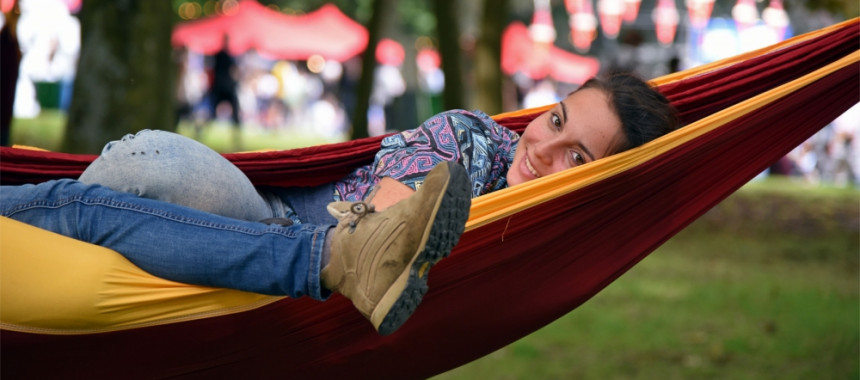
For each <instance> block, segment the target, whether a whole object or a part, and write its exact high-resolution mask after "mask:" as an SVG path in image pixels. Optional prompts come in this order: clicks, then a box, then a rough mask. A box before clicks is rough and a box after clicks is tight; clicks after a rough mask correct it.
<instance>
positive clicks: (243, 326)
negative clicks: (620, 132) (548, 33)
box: [0, 23, 860, 379]
mask: <svg viewBox="0 0 860 380" xmlns="http://www.w3.org/2000/svg"><path fill="white" fill-rule="evenodd" d="M858 44H860V29H858V24H857V23H851V24H849V25H846V26H845V27H844V28H842V29H839V30H837V31H834V32H833V33H829V34H827V35H824V36H821V37H819V38H816V39H813V40H810V41H807V42H804V43H800V44H798V45H793V46H791V47H789V48H786V49H783V50H779V51H775V52H772V53H770V54H767V55H765V56H762V57H756V58H752V59H749V60H747V61H745V62H743V63H741V64H737V65H733V66H729V67H725V68H721V69H718V70H716V71H714V72H712V73H708V74H704V75H700V76H696V77H693V78H689V79H686V80H683V81H681V82H677V83H672V84H669V85H665V86H663V87H661V88H660V89H661V91H663V92H664V93H665V94H666V95H667V96H668V97H669V99H670V100H671V101H672V102H673V103H674V104H675V105H676V106H677V107H678V108H679V109H680V110H681V112H682V115H683V118H684V120H685V121H693V120H698V119H699V118H702V117H704V116H706V115H710V114H712V113H714V112H716V111H718V110H721V109H724V108H726V107H727V106H729V105H731V104H735V103H737V102H739V101H741V100H744V99H747V98H749V97H751V96H753V95H756V94H759V93H761V92H763V91H765V90H768V89H771V88H773V87H775V86H777V85H779V84H782V83H786V82H788V81H791V80H793V79H795V78H797V77H799V76H801V75H803V74H805V73H808V72H811V71H813V70H814V69H816V68H819V67H821V66H823V65H825V64H827V63H830V62H833V61H834V60H836V59H838V58H840V57H843V56H845V55H847V54H849V53H851V52H855V51H857V50H858ZM858 83H860V67H858V65H851V66H849V67H846V68H844V69H841V70H838V71H837V72H835V73H833V74H831V75H829V76H827V77H825V78H823V79H821V80H818V81H816V82H814V83H812V84H810V85H808V86H806V87H804V88H802V89H801V90H799V91H797V92H795V93H793V94H791V95H789V96H787V97H785V98H783V99H780V100H778V101H776V102H775V103H772V104H770V105H768V106H766V107H762V108H760V109H758V110H757V111H755V112H753V113H750V114H748V115H746V116H744V117H742V118H740V119H738V120H735V121H732V122H730V123H728V124H726V125H724V126H722V127H720V128H718V129H716V130H714V131H712V132H710V133H708V134H706V135H705V136H702V137H701V138H697V139H694V140H693V141H691V142H689V143H686V144H683V145H682V146H680V147H678V148H676V149H673V150H671V151H669V152H668V153H665V154H662V155H661V156H659V157H658V158H655V159H652V160H649V161H647V162H643V163H642V164H640V165H638V166H637V167H636V168H635V169H633V170H628V171H625V172H623V173H621V174H619V175H616V176H614V177H611V178H608V179H605V180H602V181H600V182H598V183H595V184H593V185H590V186H588V187H585V188H582V189H580V190H578V191H574V192H572V193H570V194H567V195H565V196H562V197H559V198H557V199H554V200H552V201H549V202H547V203H544V204H540V205H538V206H534V207H531V208H529V209H527V210H525V211H522V212H519V213H517V214H516V215H513V216H511V217H510V218H506V219H505V220H501V221H497V222H493V223H490V224H487V225H484V226H481V227H480V228H477V229H474V230H471V231H469V232H467V233H466V234H465V235H464V236H463V237H462V239H461V243H460V244H459V245H458V246H457V247H456V248H455V250H454V252H453V253H452V255H451V257H450V258H448V259H446V260H444V261H442V262H440V263H439V265H438V266H437V267H436V268H435V269H434V271H433V276H431V279H430V292H429V293H428V294H427V296H426V297H425V299H424V302H423V303H422V305H421V307H420V308H419V309H418V311H417V312H416V313H415V315H414V316H413V317H412V319H410V321H409V323H407V324H406V325H404V326H403V328H401V329H400V330H399V331H398V332H397V333H396V334H393V335H391V336H387V337H380V336H378V335H377V334H376V333H375V332H374V331H373V329H372V327H371V326H370V325H369V324H368V323H367V322H366V321H365V320H364V319H363V317H361V316H360V315H359V314H358V313H357V312H355V311H354V309H353V308H352V306H351V305H350V303H349V301H348V300H346V299H344V298H341V297H334V298H333V299H331V300H329V301H327V302H324V303H321V302H316V301H313V300H310V299H285V300H283V301H279V302H276V303H274V304H270V305H268V306H265V307H262V308H260V309H256V310H252V311H247V312H242V313H238V314H233V315H228V316H221V317H215V318H209V319H201V320H195V321H190V322H182V323H175V324H169V325H161V326H154V327H146V328H140V329H133V330H125V331H117V332H110V333H102V334H91V335H73V336H58V335H40V334H28V333H20V332H13V331H7V330H3V331H2V332H0V341H2V345H3V349H2V350H0V355H2V357H0V360H2V363H3V365H2V367H0V368H1V369H2V373H0V374H2V377H4V378H6V377H9V378H44V377H82V378H115V377H123V378H138V377H139V378H160V377H172V376H187V377H201V378H202V377H206V378H209V377H230V378H232V377H274V376H279V377H290V378H321V379H331V378H346V377H349V378H367V379H386V378H391V379H407V378H426V377H429V376H432V375H434V374H438V373H441V372H444V371H446V370H449V369H451V368H454V367H457V366H459V365H462V364H464V363H467V362H469V361H472V360H474V359H476V358H478V357H481V356H483V355H486V354H488V353H490V352H492V351H494V350H496V349H498V348H500V347H503V346H504V345H507V344H509V343H511V342H513V341H515V340H517V339H519V338H521V337H523V336H525V335H527V334H529V333H531V332H533V331H535V330H537V329H539V328H541V327H543V326H544V325H546V324H548V323H550V322H552V321H553V320H555V319H557V318H558V317H560V316H562V315H564V314H566V313H568V312H569V311H571V310H573V309H574V308H576V307H577V306H579V305H580V304H581V303H583V302H585V301H586V300H588V299H589V298H590V297H592V296H593V295H594V294H596V293H597V292H598V291H600V290H601V289H603V288H604V287H605V286H606V285H608V284H609V283H611V282H612V281H613V280H614V279H616V278H617V277H618V276H620V275H621V274H623V273H624V272H625V271H626V270H627V269H629V268H630V267H632V266H633V265H634V264H636V263H637V262H639V261H640V260H641V259H642V258H644V257H645V256H646V255H648V254H649V253H650V252H652V251H653V250H654V249H656V247H658V246H659V245H661V244H662V243H663V242H665V241H666V240H668V239H669V238H670V237H671V236H673V235H674V234H675V233H677V232H678V231H680V230H681V229H683V228H684V227H685V226H687V225H688V224H689V223H691V222H692V221H693V220H695V219H696V218H697V217H699V216H701V215H702V214H703V213H704V212H706V211H707V210H708V209H710V208H711V207H712V206H713V205H715V204H717V203H718V202H719V201H721V200H722V199H724V198H725V197H726V196H728V195H729V194H731V193H732V192H733V191H735V190H736V189H737V188H739V187H740V186H742V185H743V184H744V183H746V182H747V181H749V180H750V179H751V178H753V177H754V176H755V175H757V174H758V173H760V172H761V171H762V170H763V169H765V168H767V167H768V166H769V165H770V164H771V163H773V162H775V161H777V160H778V159H780V158H781V157H783V156H784V155H785V154H786V153H787V152H789V151H790V150H791V149H792V148H793V147H795V146H797V145H799V144H800V143H801V142H803V141H804V140H805V139H807V138H808V137H809V136H811V135H812V134H814V133H815V132H816V131H818V130H819V129H820V128H822V127H823V126H825V125H826V124H828V123H829V122H830V121H832V120H833V119H834V118H835V117H837V116H838V115H839V114H841V113H842V112H844V111H845V110H847V109H848V108H849V107H851V106H852V105H854V104H856V103H857V102H858V101H860V89H858V85H857V84H858ZM533 116H534V115H531V116H525V117H518V118H509V119H502V120H500V122H502V123H503V124H504V125H507V126H510V127H512V128H513V129H521V127H523V126H524V125H525V124H526V123H527V122H528V120H529V119H530V118H531V117H533ZM377 145H378V139H367V140H360V141H354V142H349V143H344V144H336V145H332V146H324V147H316V148H308V149H299V150H295V151H287V152H272V153H261V154H236V155H228V158H230V159H231V160H233V161H234V162H236V163H237V165H238V166H239V167H240V168H242V169H243V170H245V171H246V172H247V173H248V174H249V176H250V177H251V178H252V180H253V181H254V182H256V183H259V184H263V183H266V184H276V185H296V184H313V183H318V182H321V181H327V180H330V179H332V178H337V177H338V176H340V175H342V173H344V172H345V171H346V170H348V169H349V168H351V167H354V166H355V165H357V164H360V163H363V162H367V161H368V160H370V158H371V157H372V155H373V153H374V152H375V148H376V146H377ZM0 155H2V163H0V179H2V181H3V183H4V184H9V183H21V182H38V181H43V180H46V179H49V178H57V177H74V176H76V175H77V174H76V173H79V172H80V171H81V170H82V169H83V168H84V167H85V166H86V164H87V163H88V162H89V161H90V160H92V159H93V158H94V157H93V156H75V155H66V154H57V153H34V152H23V151H20V150H16V149H6V148H4V149H2V150H0ZM570 247H572V248H570Z"/></svg>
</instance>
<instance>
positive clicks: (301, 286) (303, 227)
mask: <svg viewBox="0 0 860 380" xmlns="http://www.w3.org/2000/svg"><path fill="white" fill-rule="evenodd" d="M0 215H3V216H6V217H9V218H12V219H15V220H18V221H21V222H24V223H28V224H31V225H34V226H37V227H40V228H43V229H46V230H49V231H53V232H56V233H59V234H62V235H65V236H68V237H71V238H74V239H78V240H82V241H85V242H89V243H92V244H97V245H100V246H104V247H107V248H110V249H113V250H115V251H117V252H120V253H122V254H123V255H124V256H126V257H127V258H128V259H129V260H130V261H131V262H133V263H134V264H135V265H137V266H139V267H140V268H141V269H143V270H145V271H147V272H149V273H151V274H153V275H155V276H158V277H162V278H166V279H169V280H173V281H178V282H184V283H189V284H196V285H204V286H213V287H224V288H233V289H239V290H245V291H250V292H256V293H263V294H276V295H288V296H291V297H301V296H304V295H308V296H311V297H313V298H316V299H325V298H326V297H327V296H328V295H329V294H330V292H329V291H328V290H326V289H324V288H322V287H321V285H320V278H319V275H320V270H321V269H322V268H320V266H321V265H322V264H321V259H322V250H323V246H324V244H325V238H326V233H327V231H328V230H329V228H331V226H329V225H311V224H300V225H293V226H289V227H284V226H280V225H267V224H263V223H259V222H251V221H244V220H238V219H233V218H228V217H224V216H220V215H215V214H211V213H207V212H203V211H200V210H195V209H193V208H189V207H185V206H180V205H175V204H171V203H167V202H162V201H157V200H152V199H146V198H141V197H138V196H136V195H133V194H129V193H124V192H119V191H115V190H111V189H109V188H107V187H104V186H100V185H86V184H84V183H81V182H79V181H75V180H71V179H63V180H59V181H49V182H44V183H41V184H38V185H22V186H2V187H0Z"/></svg>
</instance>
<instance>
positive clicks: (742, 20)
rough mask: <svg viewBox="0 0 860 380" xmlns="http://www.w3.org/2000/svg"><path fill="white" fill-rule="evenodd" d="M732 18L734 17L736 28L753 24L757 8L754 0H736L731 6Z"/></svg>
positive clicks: (755, 19) (739, 28)
mask: <svg viewBox="0 0 860 380" xmlns="http://www.w3.org/2000/svg"><path fill="white" fill-rule="evenodd" d="M732 18H733V19H735V23H737V25H738V30H744V29H746V28H749V27H751V26H755V23H756V22H757V21H758V9H757V8H756V7H755V0H738V2H737V3H736V4H735V6H734V7H732Z"/></svg>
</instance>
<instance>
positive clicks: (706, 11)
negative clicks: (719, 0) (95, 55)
mask: <svg viewBox="0 0 860 380" xmlns="http://www.w3.org/2000/svg"><path fill="white" fill-rule="evenodd" d="M686 4H687V10H688V11H689V14H690V24H691V25H692V26H693V27H694V28H697V29H702V28H704V27H706V26H708V20H710V19H711V12H712V11H713V10H714V0H687V1H686Z"/></svg>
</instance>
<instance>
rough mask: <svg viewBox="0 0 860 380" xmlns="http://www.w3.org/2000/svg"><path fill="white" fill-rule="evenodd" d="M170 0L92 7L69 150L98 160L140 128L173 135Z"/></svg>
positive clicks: (85, 15)
mask: <svg viewBox="0 0 860 380" xmlns="http://www.w3.org/2000/svg"><path fill="white" fill-rule="evenodd" d="M171 4H172V2H170V1H150V0H87V1H84V2H83V6H82V8H81V12H80V19H81V52H80V58H79V60H78V69H77V76H76V79H75V84H74V89H73V93H72V103H71V104H70V107H69V117H68V125H67V126H66V134H65V139H64V141H63V151H65V152H70V153H98V152H99V151H100V150H101V148H102V146H103V145H104V144H105V142H107V141H110V140H115V139H118V138H120V137H122V136H123V135H124V134H126V133H134V132H137V131H139V130H141V129H146V128H149V129H172V128H173V126H174V124H173V113H174V102H175V96H174V94H175V86H176V80H175V79H174V76H175V72H176V70H175V68H174V62H173V58H172V48H171V45H170V35H171V32H172V30H173V10H172V9H171Z"/></svg>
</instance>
